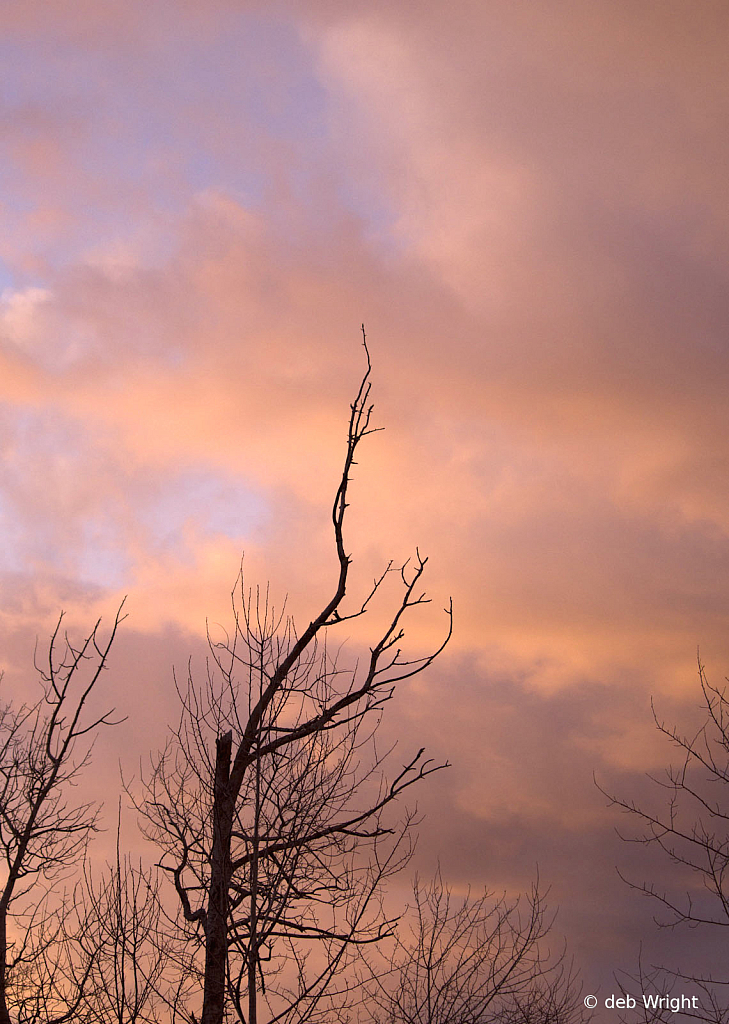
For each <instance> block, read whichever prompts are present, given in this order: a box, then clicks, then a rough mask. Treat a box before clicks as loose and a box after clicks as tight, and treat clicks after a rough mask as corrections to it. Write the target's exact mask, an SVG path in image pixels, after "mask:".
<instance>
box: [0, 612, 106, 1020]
mask: <svg viewBox="0 0 729 1024" xmlns="http://www.w3.org/2000/svg"><path fill="white" fill-rule="evenodd" d="M121 612H122V609H121V608H120V609H119V611H118V612H117V614H116V617H115V619H114V622H113V624H112V627H111V631H110V632H109V634H108V636H107V637H106V638H105V639H104V638H102V637H101V635H100V626H101V620H99V621H98V622H97V623H96V625H95V626H94V628H93V629H92V630H91V632H90V633H89V634H88V635H87V636H86V638H85V639H84V640H82V641H81V642H80V643H78V644H77V643H75V642H73V641H72V640H71V639H70V638H69V636H68V634H67V633H65V632H64V631H63V628H62V625H63V615H61V617H60V618H59V620H58V623H57V625H56V628H55V630H54V632H53V635H52V636H51V640H50V643H49V646H48V654H47V657H46V659H45V662H44V664H39V663H38V662H37V661H36V669H37V671H38V673H39V677H40V683H41V686H42V689H43V695H42V697H41V698H40V699H39V700H38V701H37V702H36V703H35V704H31V705H23V706H22V707H19V708H18V707H13V706H12V704H5V705H3V706H2V707H0V850H1V851H2V857H3V860H4V865H5V871H4V879H3V883H2V889H1V890H0V1024H11V1022H12V1019H13V1018H12V1017H11V1011H12V1013H13V1015H14V1016H15V1017H16V1019H17V1020H25V1019H27V1020H31V1019H32V1020H34V1021H39V1022H47V1024H51V1022H52V1024H61V1022H63V1021H67V1020H72V1019H74V1018H75V1014H76V1013H77V1011H78V1010H79V1008H80V1006H81V1004H82V1002H83V997H84V991H85V988H86V986H87V984H88V981H89V975H90V970H91V964H90V962H86V963H82V962H80V961H78V960H77V959H75V958H74V957H73V956H71V955H70V954H69V952H68V951H69V946H68V942H67V939H68V934H67V929H66V925H65V922H66V919H67V917H68V915H69V914H70V913H72V910H73V905H74V896H73V894H71V895H68V894H66V895H65V896H63V895H61V894H60V893H59V888H60V886H61V885H62V884H63V882H64V880H66V879H67V878H68V876H69V874H71V873H72V872H73V870H74V869H75V868H76V867H77V866H78V863H79V862H80V861H82V860H83V856H84V852H85V849H86V845H87V843H88V840H89V837H90V835H91V833H93V832H94V831H95V830H96V822H97V814H98V809H97V808H96V807H94V806H93V805H91V804H89V803H83V802H75V801H74V800H72V799H71V795H72V793H73V788H74V786H75V785H76V783H77V781H78V779H79V777H80V776H81V774H82V773H83V771H84V769H85V768H86V767H87V766H88V763H89V758H90V753H91V746H92V744H93V740H94V737H95V735H97V733H98V731H99V730H100V729H101V728H102V726H107V725H112V724H115V723H114V721H113V718H112V716H113V709H112V710H111V711H108V712H106V713H104V714H102V715H95V714H93V713H91V712H90V710H89V704H90V703H91V695H92V692H93V691H94V689H95V688H96V686H97V684H98V683H99V680H100V678H101V675H102V673H103V672H104V670H105V669H106V667H107V662H108V658H109V652H110V650H111V646H112V644H113V642H114V639H115V637H116V633H117V629H118V627H119V624H120V622H121V621H122V619H123V618H124V616H122V614H121Z"/></svg>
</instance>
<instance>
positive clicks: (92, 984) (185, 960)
mask: <svg viewBox="0 0 729 1024" xmlns="http://www.w3.org/2000/svg"><path fill="white" fill-rule="evenodd" d="M120 832H121V807H120V810H119V823H118V826H117V845H116V859H115V861H114V863H113V864H107V866H106V869H105V871H103V872H102V874H101V876H100V877H99V878H98V879H94V877H93V875H92V872H91V869H90V868H89V867H88V866H87V867H86V868H85V870H84V879H83V883H82V885H81V887H80V893H79V898H78V899H77V900H76V904H75V913H74V920H73V925H72V930H71V935H72V939H73V941H72V947H73V948H74V949H75V951H76V956H75V960H76V961H77V962H81V963H84V964H86V963H88V964H90V965H91V968H90V972H89V981H88V983H87V985H86V987H85V992H84V999H83V1003H82V1006H81V1010H82V1014H83V1019H84V1021H86V1022H88V1024H163V1022H164V1024H174V1022H175V1021H177V1020H189V1019H190V1018H189V1015H188V1014H187V1013H186V1009H185V1007H186V1001H187V995H188V990H189V989H190V987H192V986H194V984H195V977H194V971H192V970H191V967H192V964H191V963H190V959H189V957H188V956H187V953H186V950H185V948H184V946H183V945H182V944H181V942H180V940H179V936H178V935H177V933H176V929H175V928H170V927H169V924H170V922H169V921H168V918H167V915H166V913H165V908H164V906H163V903H162V901H161V898H160V891H159V890H160V879H159V872H158V869H155V868H153V869H149V868H147V869H145V868H144V866H143V865H142V863H141V861H139V862H137V863H134V862H132V860H131V858H130V857H129V855H128V854H123V853H122V851H121V843H120Z"/></svg>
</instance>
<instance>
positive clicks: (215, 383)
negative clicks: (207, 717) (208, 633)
mask: <svg viewBox="0 0 729 1024" xmlns="http://www.w3.org/2000/svg"><path fill="white" fill-rule="evenodd" d="M728 39H729V7H727V5H726V4H725V3H724V2H723V0H721V2H714V0H701V2H700V3H696V2H695V0H680V2H679V0H660V2H657V0H656V2H654V0H641V2H640V3H636V2H634V0H597V2H594V3H589V4H587V3H576V2H567V0H548V2H542V0H539V2H534V0H531V2H530V0H518V2H514V0H485V2H484V0H479V2H475V0H474V2H469V0H453V2H452V3H449V4H444V3H434V2H432V0H424V2H422V3H419V4H412V3H407V2H404V0H388V2H387V3H383V2H379V0H374V2H373V0H369V2H368V3H366V4H365V3H362V2H359V0H357V2H351V3H345V4H342V3H333V2H327V0H321V2H316V0H304V2H302V3H296V4H295V3H291V2H288V3H287V2H281V3H275V4H271V3H268V4H255V3H247V2H245V0H210V2H208V3H204V2H203V0H185V2H179V0H178V2H176V3H172V2H171V0H152V2H146V3H141V2H137V0H125V2H124V3H121V2H117V0H109V2H106V3H91V2H86V3H81V2H79V0H74V2H71V0H43V2H40V0H23V2H22V3H21V2H17V0H7V2H6V3H5V4H3V6H2V10H0V66H2V68H3V71H2V129H1V134H0V146H1V153H0V292H1V295H0V388H1V389H2V403H3V404H2V412H1V414H0V415H1V416H2V435H1V436H2V445H3V456H4V460H3V461H4V470H5V471H4V474H3V486H2V491H1V492H0V519H1V521H2V527H3V538H4V543H3V546H2V549H1V550H0V571H1V573H2V576H1V579H2V587H3V600H2V603H1V605H2V610H1V613H0V630H1V632H2V637H3V640H4V654H3V659H2V660H3V661H4V663H5V665H6V668H7V676H6V681H7V682H14V683H16V684H17V685H18V686H19V687H21V688H22V686H25V685H26V683H25V682H23V680H26V681H27V679H28V678H29V673H28V668H29V665H30V663H31V659H32V644H33V638H34V637H35V635H36V634H39V635H40V636H41V637H43V636H46V635H47V633H48V632H49V631H50V628H51V626H52V624H53V621H54V618H55V616H56V614H57V612H58V610H59V609H60V608H61V607H63V608H65V609H67V612H68V615H69V619H70V620H71V621H73V622H78V623H80V624H85V623H88V622H90V621H91V619H92V618H93V617H94V616H95V615H96V614H97V612H98V611H100V610H101V611H104V612H105V613H108V612H109V611H110V609H112V608H113V607H114V606H115V604H116V603H118V601H119V599H120V597H121V595H123V594H128V602H127V603H128V609H129V619H128V620H127V622H126V623H125V627H124V635H123V637H122V638H121V639H120V641H119V644H118V647H117V656H116V661H115V664H114V677H113V680H112V681H111V682H110V683H109V685H110V686H111V687H113V688H114V691H115V702H116V703H117V704H118V706H119V707H120V709H121V710H123V711H124V712H125V713H128V714H129V715H130V716H131V718H130V721H129V723H128V724H127V725H126V726H123V727H120V730H119V733H118V735H117V737H116V738H115V739H114V740H113V741H110V743H111V748H110V750H108V751H104V752H101V754H100V759H101V762H100V763H101V764H102V765H104V772H102V773H101V777H102V778H104V779H106V780H108V782H106V783H105V786H106V788H107V791H108V794H109V795H110V796H112V797H113V799H111V800H110V805H111V806H113V805H114V804H115V800H116V796H115V794H116V788H117V783H116V774H115V773H116V762H117V759H118V757H119V756H120V753H121V752H125V754H128V751H129V750H130V749H131V748H133V747H134V745H135V744H138V745H139V751H138V752H137V751H136V750H135V754H134V756H135V757H136V756H138V754H142V753H143V752H144V749H145V744H146V746H147V748H149V747H157V746H159V745H160V744H161V743H162V742H163V740H164V730H165V724H166V720H167V718H168V717H169V716H170V715H172V714H173V713H174V700H173V694H172V682H171V666H172V665H173V663H176V664H178V665H184V664H185V663H186V661H187V657H188V654H189V653H190V652H195V653H196V654H197V655H198V656H199V657H202V654H201V651H202V645H201V641H202V638H203V637H204V631H205V620H206V616H207V617H209V618H210V619H211V620H213V621H222V620H224V619H225V617H226V614H227V611H226V607H227V595H228V594H229V592H230V588H231V586H232V583H233V581H234V578H235V575H236V571H237V567H238V563H239V559H240V557H241V555H242V554H243V553H244V552H245V560H246V566H247V572H248V576H249V579H250V580H251V581H253V580H264V581H265V580H266V579H267V578H270V579H271V581H272V585H273V587H274V588H275V590H276V591H277V592H278V593H279V594H283V593H284V592H288V593H289V594H290V600H291V603H292V607H293V609H294V610H298V611H300V614H301V615H302V617H304V616H306V615H307V614H311V612H310V609H311V603H312V602H314V603H316V602H317V601H318V600H319V598H320V596H321V595H323V594H324V593H325V591H326V590H327V588H328V581H329V580H330V579H331V572H332V551H331V544H330V538H329V519H328V506H329V504H330V500H331V496H332V494H333V490H334V488H335V486H336V477H337V471H338V467H339V464H340V460H341V456H342V444H343V439H344V433H343V428H344V422H345V418H346V413H347V405H348V402H349V401H350V399H351V397H352V394H353V388H355V386H356V382H357V380H358V378H359V376H360V374H361V371H362V353H361V349H360V347H359V340H360V339H359V325H360V323H361V322H362V321H365V323H366V326H367V331H368V337H369V340H370V345H371V352H372V357H373V362H374V392H373V394H374V399H375V403H376V417H377V422H378V424H379V425H383V426H385V427H386V430H385V431H384V432H383V433H380V434H377V435H375V436H374V437H373V438H371V439H370V441H369V442H368V444H367V447H366V449H365V450H364V453H363V458H362V460H361V466H360V468H359V469H358V472H357V476H356V479H355V487H354V492H353V507H352V518H351V528H350V538H351V540H350V546H351V549H352V552H353V554H354V556H355V569H356V570H357V573H359V574H360V575H359V577H358V578H360V579H363V580H366V579H369V577H370V576H371V574H372V573H373V572H374V571H376V570H377V568H378V567H379V566H381V565H382V564H383V562H385V561H387V560H388V559H389V558H394V559H395V560H403V559H404V558H406V557H408V555H409V554H410V553H411V552H412V551H413V549H414V547H415V545H416V544H417V545H419V546H420V548H421V550H423V551H425V552H427V553H428V554H429V555H430V558H431V561H430V565H429V590H430V593H431V595H432V596H433V598H434V607H435V608H436V609H437V608H440V607H442V605H443V603H444V602H445V601H446V600H447V597H448V595H450V594H452V595H453V599H454V606H455V634H454V638H453V641H452V644H451V645H450V647H449V649H448V652H447V654H446V655H445V656H444V657H443V659H442V660H441V662H440V664H439V665H438V666H437V667H436V668H434V669H433V670H432V671H431V672H430V673H429V674H428V676H427V677H423V678H422V679H419V680H418V681H417V682H415V683H414V684H413V685H412V687H411V688H410V689H408V688H405V689H404V690H403V692H402V694H401V696H400V699H399V702H398V703H397V704H396V705H395V706H393V709H392V712H391V716H390V720H389V722H388V725H387V730H388V735H393V736H395V735H399V736H400V737H401V742H402V743H403V745H404V746H407V748H408V749H409V748H410V746H413V745H415V746H419V745H421V743H424V744H426V745H427V746H428V749H429V751H430V752H432V753H433V755H434V756H436V757H447V758H449V759H450V760H451V761H452V762H453V768H452V769H451V770H450V772H449V773H448V774H447V776H445V775H444V776H443V777H441V778H438V779H436V780H434V781H433V784H432V785H431V786H430V789H429V791H428V792H427V793H425V794H424V795H423V797H422V799H421V806H422V807H423V808H424V809H427V811H428V817H427V819H426V821H425V822H424V824H423V826H422V829H421V835H422V839H421V846H420V850H419V859H420V863H421V864H422V866H423V868H424V870H425V869H428V868H429V867H432V864H433V863H434V861H435V858H436V857H437V856H440V858H441V861H442V863H443V866H444V874H446V875H447V876H449V877H450V878H451V879H452V880H453V881H454V882H455V883H457V884H465V883H466V882H469V881H470V882H471V883H473V884H474V885H477V886H480V885H482V884H483V883H486V884H488V885H489V886H490V887H492V888H496V889H499V888H503V887H504V886H509V887H520V886H521V887H524V886H527V885H528V883H529V880H530V877H531V875H532V873H533V871H534V866H535V864H536V863H537V862H538V863H539V865H540V871H541V874H542V877H543V878H544V879H545V880H546V881H547V882H549V883H551V884H552V893H553V899H554V901H555V903H559V904H560V906H561V911H560V918H559V922H560V926H561V928H562V930H563V931H564V932H565V933H566V934H567V937H568V940H569V942H570V944H571V949H572V951H573V952H574V954H575V957H576V960H577V963H578V965H579V966H580V967H581V968H582V970H583V975H584V981H585V985H586V991H592V990H593V989H594V988H595V986H596V985H597V984H598V983H602V984H603V985H608V986H609V983H610V977H611V974H612V971H613V970H616V969H620V968H630V967H631V966H632V964H633V962H634V959H635V956H636V953H637V948H638V944H639V942H640V941H641V940H642V941H643V942H644V944H646V945H650V944H651V943H653V942H654V941H655V935H654V929H653V925H652V922H651V908H650V907H649V906H646V907H643V906H642V905H639V904H637V903H636V900H635V898H634V897H633V896H631V895H630V894H629V893H628V892H627V891H626V890H625V889H624V887H623V886H622V885H621V883H620V881H619V879H618V878H617V876H616V874H615V870H614V866H615V864H616V863H621V864H622V865H623V866H625V865H629V864H631V863H632V864H633V866H634V870H635V871H636V872H637V873H638V874H640V873H641V872H642V871H644V867H643V864H644V862H641V860H640V858H639V857H638V855H637V852H636V851H635V850H634V849H632V848H627V847H625V846H623V845H621V844H620V842H619V841H618V840H617V839H616V838H615V837H614V833H613V827H614V825H615V824H616V818H615V815H614V813H613V812H609V811H606V809H605V806H604V805H605V800H604V798H603V797H601V795H600V794H599V793H598V792H597V790H596V789H595V788H594V785H593V781H592V773H593V771H596V772H597V773H598V775H599V776H600V778H601V779H603V780H605V781H606V782H609V783H610V784H611V785H614V787H616V788H618V789H619V790H620V791H622V792H624V793H626V794H631V793H638V792H642V791H643V790H644V784H643V782H642V775H643V773H644V772H645V771H646V770H656V769H657V768H660V766H661V765H663V764H665V763H666V762H667V760H668V759H669V758H670V754H669V752H667V751H666V748H665V746H664V745H662V744H661V743H660V742H659V739H658V737H656V736H655V735H654V730H653V727H652V721H651V715H650V704H649V699H650V696H651V695H653V696H654V698H655V699H656V702H657V704H658V705H659V707H661V708H662V709H664V710H665V713H666V716H667V717H669V718H677V719H680V718H681V716H683V715H687V714H688V715H690V714H692V713H693V709H695V706H696V704H697V679H696V648H697V645H700V647H701V654H702V659H703V661H704V662H705V663H706V665H707V669H708V673H709V676H710V678H711V679H712V680H713V681H715V682H719V681H720V680H721V679H722V678H723V677H724V675H725V673H726V672H727V666H729V641H728V639H727V631H726V614H727V605H728V602H729V571H727V570H729V544H728V543H727V535H728V532H729V501H728V498H729V473H728V472H727V470H728V469H729V432H728V431H727V428H726V422H725V420H726V395H727V382H728V380H727V378H728V376H729V348H728V346H727V333H726V328H727V320H728V319H729V299H728V298H727V296H728V295H729V289H728V288H727V280H726V277H727V270H726V267H727V248H728V246H729V231H728V230H727V228H728V226H729V225H728V223H727V221H728V219H729V212H728V211H729V204H728V203H727V195H726V190H727V185H726V183H727V180H729V136H727V132H726V125H727V123H728V116H729V47H728V46H727V40H728ZM439 628H440V621H439V620H438V618H437V617H430V616H425V617H424V619H423V621H422V623H421V624H414V626H413V629H412V630H411V634H410V635H411V637H412V642H413V644H414V645H415V646H418V645H421V644H422V645H428V643H429V640H430V638H432V637H433V635H434V632H437V630H438V629H439ZM354 639H355V641H356V639H357V637H356V636H355V637H354ZM140 707H144V708H145V712H144V714H143V716H142V719H141V720H140V719H139V710H140ZM125 730H126V731H125ZM112 748H113V749H112ZM104 773H106V774H104ZM656 870H657V869H656ZM682 941H684V940H682V939H681V937H680V936H674V937H673V940H672V942H673V952H676V951H681V942H682ZM672 955H673V954H672ZM676 955H678V953H676ZM608 990H609V989H606V991H608Z"/></svg>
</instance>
